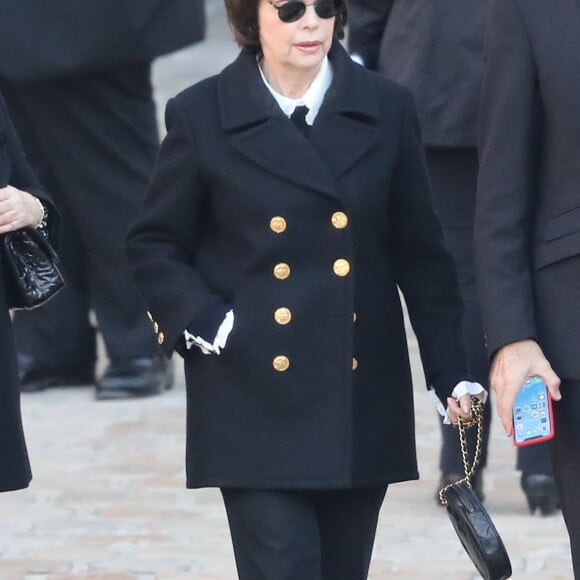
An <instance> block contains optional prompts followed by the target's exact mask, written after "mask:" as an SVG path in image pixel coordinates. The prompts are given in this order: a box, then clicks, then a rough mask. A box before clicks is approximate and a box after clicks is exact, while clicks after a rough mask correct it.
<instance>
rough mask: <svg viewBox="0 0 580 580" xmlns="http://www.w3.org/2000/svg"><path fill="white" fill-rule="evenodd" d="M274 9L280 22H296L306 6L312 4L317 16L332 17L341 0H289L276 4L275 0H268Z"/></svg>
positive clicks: (339, 6) (337, 10) (335, 13)
mask: <svg viewBox="0 0 580 580" xmlns="http://www.w3.org/2000/svg"><path fill="white" fill-rule="evenodd" d="M268 3H269V4H271V5H272V6H273V7H274V8H276V10H278V17H279V18H280V20H281V21H282V22H296V21H297V20H300V19H301V18H302V17H303V16H304V13H305V12H306V7H307V6H314V10H315V12H316V14H317V15H318V17H319V18H324V19H327V18H334V17H335V16H336V15H337V14H338V12H339V10H340V9H341V8H342V4H343V0H316V1H315V2H302V0H289V2H284V3H283V4H278V3H277V2H276V1H275V0H268Z"/></svg>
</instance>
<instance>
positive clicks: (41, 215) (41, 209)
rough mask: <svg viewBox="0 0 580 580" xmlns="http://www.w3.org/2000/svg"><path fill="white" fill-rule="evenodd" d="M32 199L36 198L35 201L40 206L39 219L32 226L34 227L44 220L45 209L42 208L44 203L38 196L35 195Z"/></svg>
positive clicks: (37, 226)
mask: <svg viewBox="0 0 580 580" xmlns="http://www.w3.org/2000/svg"><path fill="white" fill-rule="evenodd" d="M34 199H35V200H36V202H37V203H38V205H39V206H40V219H39V220H38V222H37V223H36V225H35V226H34V228H35V229H36V228H39V227H40V226H41V225H42V222H44V214H45V211H46V210H45V209H44V204H43V203H42V202H41V201H40V199H38V197H35V198H34Z"/></svg>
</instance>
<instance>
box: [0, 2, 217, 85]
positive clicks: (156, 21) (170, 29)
mask: <svg viewBox="0 0 580 580" xmlns="http://www.w3.org/2000/svg"><path fill="white" fill-rule="evenodd" d="M204 33H205V12H204V3H203V0H116V1H115V2H112V1H111V0H82V1H78V0H50V2H43V1H39V0H3V2H2V17H1V18H0V77H4V78H6V79H9V80H13V81H27V80H39V79H43V78H54V77H59V76H65V75H73V74H82V73H86V72H91V71H95V70H100V69H106V68H113V67H117V66H122V65H126V64H131V63H137V62H149V61H151V60H153V59H154V58H155V57H157V56H160V55H162V54H165V53H168V52H171V51H173V50H177V49H178V48H182V47H184V46H187V45H188V44H192V43H193V42H197V41H199V40H201V39H202V38H203V36H204Z"/></svg>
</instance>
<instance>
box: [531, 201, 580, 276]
mask: <svg viewBox="0 0 580 580" xmlns="http://www.w3.org/2000/svg"><path fill="white" fill-rule="evenodd" d="M579 254H580V206H578V207H574V208H572V209H570V210H568V211H566V212H564V213H561V214H559V215H557V216H555V217H553V218H552V219H550V220H549V221H548V223H547V225H546V227H545V228H544V231H543V240H542V241H541V242H540V243H539V244H537V245H536V247H535V248H534V268H535V269H536V270H539V269H540V268H543V267H544V266H549V265H550V264H554V263H556V262H559V261H560V260H564V259H566V258H570V257H572V256H577V255H579Z"/></svg>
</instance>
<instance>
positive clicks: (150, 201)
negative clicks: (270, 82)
mask: <svg viewBox="0 0 580 580" xmlns="http://www.w3.org/2000/svg"><path fill="white" fill-rule="evenodd" d="M165 122H166V126H167V136H166V138H165V139H164V141H163V143H162V145H161V150H160V152H159V155H158V159H157V165H156V168H155V171H154V177H153V180H152V182H151V184H150V186H149V189H148V192H147V195H146V196H145V201H144V204H143V211H142V213H141V216H140V219H139V220H138V222H137V223H136V224H135V226H134V227H133V228H131V230H130V231H129V233H128V235H127V241H126V251H127V255H128V258H129V264H130V267H131V271H132V273H133V276H134V278H135V280H136V282H137V286H138V287H139V289H140V291H141V292H142V294H143V296H144V298H145V301H146V303H147V304H148V308H149V312H150V316H151V317H152V318H153V319H154V320H155V323H156V324H157V325H158V326H156V328H158V329H159V332H158V340H159V342H160V344H161V346H162V348H163V349H164V351H165V353H166V354H167V355H168V356H170V355H171V353H172V352H173V351H174V350H175V349H178V350H179V351H180V352H182V347H183V344H182V343H183V338H182V337H183V331H184V330H185V329H186V328H187V327H188V326H189V325H190V323H191V322H192V321H193V320H195V319H196V318H200V317H201V318H204V314H205V313H206V312H215V311H216V309H219V308H220V306H221V305H223V304H224V303H223V300H222V298H221V297H220V296H219V295H217V294H215V293H214V292H212V290H211V288H210V287H209V285H208V283H207V282H206V280H205V279H204V277H203V276H202V275H201V273H200V272H199V271H198V270H197V269H196V267H195V266H196V265H195V260H194V253H195V252H194V250H195V246H196V240H197V238H198V235H199V234H200V229H201V228H202V227H203V220H202V219H201V217H200V216H201V214H202V213H203V206H204V202H207V189H206V186H205V184H204V181H203V178H202V177H201V175H200V172H199V167H198V163H197V160H198V158H199V156H198V155H197V153H196V152H197V148H198V146H199V145H198V143H197V142H196V139H195V136H194V133H193V131H192V130H191V128H190V125H189V120H188V117H187V113H186V111H185V110H184V107H183V106H182V104H181V102H180V101H179V99H172V100H170V101H169V103H168V105H167V109H166V119H165ZM222 310H223V311H224V312H225V310H226V308H225V307H224V308H223V309H222Z"/></svg>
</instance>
